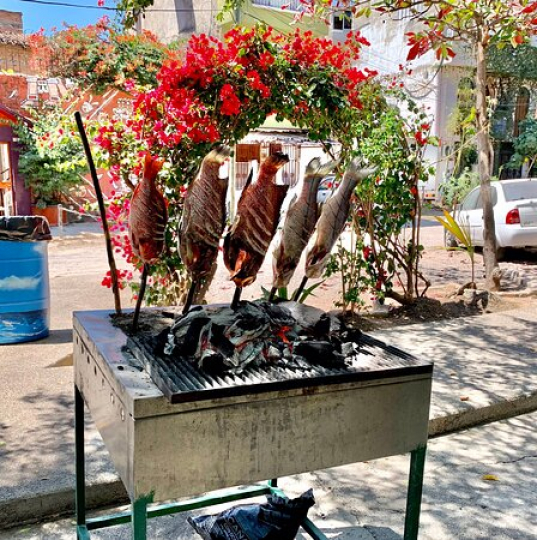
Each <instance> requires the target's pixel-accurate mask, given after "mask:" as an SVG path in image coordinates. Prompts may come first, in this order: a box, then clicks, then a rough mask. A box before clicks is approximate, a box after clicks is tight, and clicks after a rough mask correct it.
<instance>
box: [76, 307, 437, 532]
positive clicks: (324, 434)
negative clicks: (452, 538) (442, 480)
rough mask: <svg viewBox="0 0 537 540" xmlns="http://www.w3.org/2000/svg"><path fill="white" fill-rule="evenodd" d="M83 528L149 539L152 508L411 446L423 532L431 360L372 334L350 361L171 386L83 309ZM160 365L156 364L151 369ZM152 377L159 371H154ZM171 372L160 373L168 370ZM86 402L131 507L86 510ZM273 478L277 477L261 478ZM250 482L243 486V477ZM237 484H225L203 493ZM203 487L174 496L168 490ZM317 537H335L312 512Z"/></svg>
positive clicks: (413, 507)
mask: <svg viewBox="0 0 537 540" xmlns="http://www.w3.org/2000/svg"><path fill="white" fill-rule="evenodd" d="M73 324H74V366H75V439H76V440H75V448H76V518H77V538H78V539H79V540H87V539H89V538H90V531H91V530H93V529H98V528H102V527H107V526H111V525H116V524H119V523H127V522H129V521H130V522H131V523H132V537H133V539H135V540H146V538H147V533H146V525H147V518H148V517H155V516H161V515H165V514H171V513H175V512H181V511H185V510H191V509H195V508H202V507H205V506H209V505H211V504H218V503H222V502H227V501H234V500H239V499H244V498H248V497H254V496H259V495H261V494H267V493H270V492H278V493H281V492H280V491H279V489H278V487H277V482H276V480H274V479H277V478H278V477H281V476H287V475H291V474H299V473H303V472H306V471H314V470H319V469H325V468H328V467H335V466H339V465H344V464H348V463H355V462H359V461H366V460H372V459H376V458H381V457H386V456H390V455H396V454H404V453H407V452H410V454H411V457H410V475H409V484H408V493H407V509H406V517H405V533H404V538H405V540H416V539H417V537H418V523H419V513H420V505H421V492H422V484H423V469H424V462H425V452H426V445H427V426H428V416H429V402H430V393H431V381H432V371H433V366H432V363H431V362H429V361H425V360H418V359H416V358H414V357H413V356H410V355H408V354H406V353H404V352H402V351H399V350H398V349H395V348H393V347H388V346H386V345H385V344H384V343H382V342H380V341H378V340H375V339H373V338H371V337H369V336H365V335H364V337H363V343H360V355H359V357H358V359H357V362H356V365H355V366H354V365H353V366H352V368H351V369H349V370H346V371H342V370H338V369H336V370H330V369H325V368H320V367H315V368H312V372H311V373H304V374H302V375H300V376H298V375H297V374H293V373H290V372H288V371H287V370H281V369H280V370H272V372H271V371H270V370H269V371H268V372H265V373H262V372H256V371H252V372H251V373H248V374H247V375H245V376H244V377H243V378H242V379H241V380H240V381H239V380H234V377H232V376H230V377H227V376H226V377H221V378H217V377H214V378H212V377H208V376H199V377H198V378H196V377H195V376H193V375H192V374H191V373H189V372H188V370H187V371H186V372H185V371H184V370H182V369H181V370H180V371H181V372H182V375H180V378H181V377H182V382H181V380H179V382H177V381H175V380H164V381H163V382H164V383H165V384H167V387H170V386H173V385H175V386H177V389H176V390H177V391H176V392H175V393H174V394H173V396H172V397H171V398H170V396H168V397H166V396H165V395H164V394H163V392H162V391H161V390H160V389H159V387H158V386H157V384H155V382H154V380H153V379H155V380H159V378H164V379H168V378H172V376H173V374H172V373H168V372H167V371H166V369H164V368H162V366H161V367H160V368H159V362H156V363H155V362H153V361H151V362H149V363H146V364H144V363H143V359H144V358H145V357H146V356H147V355H146V353H145V352H144V351H143V350H136V347H135V346H133V345H132V344H130V343H128V338H127V336H126V335H125V334H124V333H123V332H122V331H121V330H120V329H118V328H116V327H115V326H113V325H112V322H111V319H110V314H109V313H108V312H103V311H88V312H78V313H75V315H74V321H73ZM150 374H151V376H150ZM152 377H153V378H152ZM161 382H162V381H161ZM84 402H85V404H86V405H87V407H88V408H89V411H90V413H91V416H92V418H93V420H94V422H95V424H96V426H97V429H98V430H99V432H100V434H101V436H102V438H103V440H104V443H105V445H106V447H107V449H108V451H109V453H110V456H111V459H112V461H113V463H114V465H115V467H116V469H117V471H118V473H119V475H120V477H121V479H122V481H123V483H124V484H125V487H126V489H127V492H128V494H129V497H130V499H131V503H132V509H131V511H130V512H124V513H119V514H114V515H110V516H104V517H98V518H87V517H86V508H85V469H84V421H83V420H84V415H83V409H84ZM267 479H273V480H269V481H268V482H267V483H262V484H255V485H252V484H254V483H255V482H261V481H265V480H267ZM245 485H249V486H250V487H246V488H245V487H242V488H236V487H234V486H245ZM222 488H233V489H230V490H228V491H227V492H225V493H224V494H223V495H222V494H220V495H218V496H211V495H210V494H209V495H206V496H199V494H203V493H209V492H211V491H215V490H219V489H222ZM192 496H199V497H198V498H195V499H189V500H186V501H185V500H181V501H178V502H176V503H167V504H157V503H159V501H167V500H173V499H179V498H183V497H192ZM302 526H303V528H304V529H305V530H306V532H307V533H308V534H309V535H310V536H312V537H313V538H315V539H325V538H326V537H325V536H324V535H323V534H322V532H321V531H319V530H318V529H317V528H316V527H315V526H314V525H313V524H312V523H311V521H309V520H305V521H304V522H303V524H302Z"/></svg>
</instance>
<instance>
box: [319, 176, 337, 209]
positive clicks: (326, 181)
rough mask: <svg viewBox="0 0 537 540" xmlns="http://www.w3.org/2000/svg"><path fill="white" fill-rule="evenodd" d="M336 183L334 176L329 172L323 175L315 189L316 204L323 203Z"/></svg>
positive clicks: (335, 186) (333, 189) (334, 188)
mask: <svg viewBox="0 0 537 540" xmlns="http://www.w3.org/2000/svg"><path fill="white" fill-rule="evenodd" d="M337 186H338V183H337V182H336V176H335V175H334V174H329V175H327V176H325V177H324V178H323V179H322V180H321V183H320V184H319V189H318V190H317V204H324V203H325V202H326V201H327V200H328V199H329V198H330V197H331V196H332V193H334V191H335V190H336V188H337Z"/></svg>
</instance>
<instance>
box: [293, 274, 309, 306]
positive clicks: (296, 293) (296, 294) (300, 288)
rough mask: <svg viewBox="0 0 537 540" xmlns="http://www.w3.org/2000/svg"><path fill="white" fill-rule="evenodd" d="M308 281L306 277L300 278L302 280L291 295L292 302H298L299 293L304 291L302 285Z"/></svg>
mask: <svg viewBox="0 0 537 540" xmlns="http://www.w3.org/2000/svg"><path fill="white" fill-rule="evenodd" d="M307 282H308V277H307V276H304V277H303V278H302V281H301V282H300V285H299V286H298V289H297V290H296V291H295V294H294V295H293V302H298V300H299V299H300V295H301V294H302V292H303V291H304V287H305V286H306V283H307Z"/></svg>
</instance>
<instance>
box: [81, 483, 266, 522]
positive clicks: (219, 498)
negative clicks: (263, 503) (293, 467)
mask: <svg viewBox="0 0 537 540" xmlns="http://www.w3.org/2000/svg"><path fill="white" fill-rule="evenodd" d="M269 493H271V489H270V487H269V486H267V485H257V486H250V487H247V488H241V489H237V488H234V489H231V490H227V491H224V492H220V493H219V494H218V495H204V496H202V497H197V498H194V499H188V500H186V501H180V502H174V503H165V504H158V505H152V506H150V507H149V508H148V509H147V517H148V519H150V518H155V517H161V516H168V515H171V514H178V513H180V512H188V511H190V510H198V509H200V508H207V507H208V506H214V505H217V504H223V503H228V502H233V501H240V500H243V499H249V498H253V497H259V496H260V495H268V494H269ZM131 520H132V512H130V511H126V512H118V513H116V514H110V515H106V516H99V517H94V518H89V519H88V526H87V528H88V530H96V529H104V528H105V527H112V526H114V525H121V524H123V523H129V522H130V521H131Z"/></svg>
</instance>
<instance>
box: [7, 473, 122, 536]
mask: <svg viewBox="0 0 537 540" xmlns="http://www.w3.org/2000/svg"><path fill="white" fill-rule="evenodd" d="M73 483H74V479H73ZM128 502H129V497H128V495H127V492H126V491H125V486H124V485H123V482H121V480H119V479H117V480H113V481H112V482H103V483H99V484H92V485H89V486H86V508H87V509H88V510H90V509H92V510H94V509H97V508H102V507H105V506H112V505H119V504H123V503H128ZM74 515H75V490H74V488H72V489H62V490H59V491H50V492H47V493H41V494H39V495H34V496H32V497H25V498H20V499H11V500H8V501H5V502H0V530H3V529H9V528H11V527H20V526H21V525H28V524H31V523H39V522H41V521H45V520H48V519H51V518H52V519H56V518H60V517H66V516H71V517H72V516H74Z"/></svg>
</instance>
